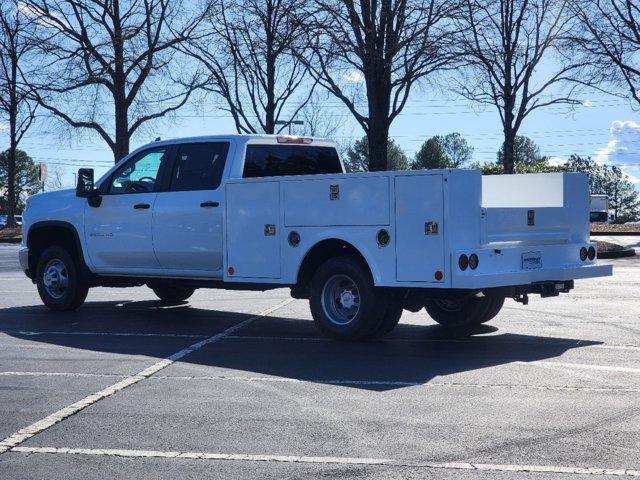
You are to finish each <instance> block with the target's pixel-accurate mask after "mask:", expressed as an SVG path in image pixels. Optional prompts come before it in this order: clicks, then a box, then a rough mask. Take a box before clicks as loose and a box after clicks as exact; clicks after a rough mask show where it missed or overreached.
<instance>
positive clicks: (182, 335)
mask: <svg viewBox="0 0 640 480" xmlns="http://www.w3.org/2000/svg"><path fill="white" fill-rule="evenodd" d="M0 333H6V334H9V335H24V336H38V335H41V336H42V335H71V336H80V337H84V336H86V337H93V336H96V337H168V338H207V337H208V336H209V335H199V334H188V333H138V332H65V331H46V330H43V331H31V330H0Z"/></svg>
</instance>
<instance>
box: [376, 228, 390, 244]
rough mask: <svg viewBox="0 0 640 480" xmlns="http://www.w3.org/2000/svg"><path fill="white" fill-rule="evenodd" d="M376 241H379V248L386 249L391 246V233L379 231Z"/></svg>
mask: <svg viewBox="0 0 640 480" xmlns="http://www.w3.org/2000/svg"><path fill="white" fill-rule="evenodd" d="M376 240H377V241H378V245H379V246H381V247H386V246H387V245H389V241H390V240H391V236H390V235H389V232H387V231H386V230H384V229H382V230H379V231H378V234H377V235H376Z"/></svg>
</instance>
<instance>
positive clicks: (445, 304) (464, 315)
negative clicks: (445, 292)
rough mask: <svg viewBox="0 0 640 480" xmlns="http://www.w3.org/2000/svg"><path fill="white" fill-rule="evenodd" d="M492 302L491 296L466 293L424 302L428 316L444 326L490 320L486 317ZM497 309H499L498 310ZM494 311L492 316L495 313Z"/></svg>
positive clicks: (461, 325) (463, 325) (459, 325)
mask: <svg viewBox="0 0 640 480" xmlns="http://www.w3.org/2000/svg"><path fill="white" fill-rule="evenodd" d="M493 304H494V302H493V299H492V298H491V297H475V296H472V295H468V296H465V297H460V298H451V299H435V298H431V299H428V300H427V301H426V302H425V306H424V308H425V310H426V311H427V313H428V314H429V316H430V317H431V318H432V319H434V320H435V321H436V322H438V323H439V324H440V325H442V326H444V327H454V328H457V327H467V326H471V325H480V324H481V323H484V322H487V321H489V320H491V318H493V317H488V316H487V314H488V313H490V309H491V307H492V306H493ZM498 311H499V310H498ZM497 314H498V312H497V311H496V312H495V313H494V314H493V316H495V315H497Z"/></svg>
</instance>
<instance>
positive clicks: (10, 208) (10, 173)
mask: <svg viewBox="0 0 640 480" xmlns="http://www.w3.org/2000/svg"><path fill="white" fill-rule="evenodd" d="M12 116H13V115H12ZM9 123H10V124H11V127H10V129H11V134H10V135H11V145H10V146H9V152H8V153H9V154H8V155H7V227H15V226H16V220H15V218H14V215H15V214H16V150H17V146H16V142H15V138H16V137H15V123H16V122H15V118H12V120H11V121H10V122H9ZM18 193H19V192H18Z"/></svg>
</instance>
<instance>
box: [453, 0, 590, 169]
mask: <svg viewBox="0 0 640 480" xmlns="http://www.w3.org/2000/svg"><path fill="white" fill-rule="evenodd" d="M464 3H465V9H464V14H463V15H461V17H460V27H461V28H460V30H461V31H462V35H461V37H462V42H461V44H462V48H463V54H464V55H465V57H466V59H467V60H468V69H467V70H466V73H467V75H466V76H465V77H463V79H462V81H461V82H459V83H458V85H457V87H458V91H459V92H461V93H462V94H463V95H464V96H466V97H467V98H469V99H471V100H473V101H476V102H479V103H483V104H487V105H492V106H495V107H496V108H497V109H498V112H499V113H500V120H501V121H502V128H503V133H504V147H503V150H504V157H503V162H504V172H505V173H513V168H514V148H515V138H516V135H517V134H518V131H519V129H520V127H521V126H522V122H523V121H524V119H525V118H526V117H527V116H528V115H529V114H531V112H533V111H535V110H538V109H540V108H544V107H548V106H550V105H558V104H579V103H580V102H579V101H578V100H576V99H575V98H574V94H575V90H576V87H577V86H578V84H579V82H578V80H580V81H581V82H584V79H580V78H579V72H580V71H581V70H582V68H583V67H584V64H581V63H580V62H574V61H573V59H572V58H571V57H570V56H569V55H565V54H563V52H564V50H563V45H564V44H565V42H566V41H567V38H568V36H569V33H570V29H571V16H570V12H569V9H568V8H567V2H566V1H565V0H464ZM543 66H544V67H545V68H543ZM540 70H542V72H541V73H540V74H538V72H539V71H540Z"/></svg>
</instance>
